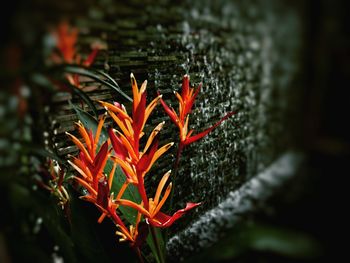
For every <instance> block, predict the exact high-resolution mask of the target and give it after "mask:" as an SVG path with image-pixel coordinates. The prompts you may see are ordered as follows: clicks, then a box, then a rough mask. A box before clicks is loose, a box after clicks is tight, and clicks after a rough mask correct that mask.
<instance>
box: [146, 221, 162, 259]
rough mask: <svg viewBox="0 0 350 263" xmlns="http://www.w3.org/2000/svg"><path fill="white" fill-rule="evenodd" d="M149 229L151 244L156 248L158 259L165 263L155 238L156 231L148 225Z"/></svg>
mask: <svg viewBox="0 0 350 263" xmlns="http://www.w3.org/2000/svg"><path fill="white" fill-rule="evenodd" d="M149 227H150V229H151V235H152V239H153V242H154V244H155V246H156V249H157V254H158V259H159V261H160V262H161V263H165V261H164V255H163V251H162V249H161V248H160V244H159V241H158V238H157V235H156V231H155V229H154V226H152V225H149Z"/></svg>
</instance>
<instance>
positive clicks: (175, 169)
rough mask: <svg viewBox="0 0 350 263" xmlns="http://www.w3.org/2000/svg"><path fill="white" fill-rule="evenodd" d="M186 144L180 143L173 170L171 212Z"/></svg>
mask: <svg viewBox="0 0 350 263" xmlns="http://www.w3.org/2000/svg"><path fill="white" fill-rule="evenodd" d="M184 146H185V145H184V144H183V143H182V142H181V141H180V143H179V147H178V148H177V153H176V160H175V164H174V169H173V175H172V183H173V187H172V190H171V193H170V198H169V199H170V203H169V211H170V210H171V209H172V208H173V199H174V191H175V179H176V176H177V173H178V171H179V164H180V159H181V154H182V151H183V149H184Z"/></svg>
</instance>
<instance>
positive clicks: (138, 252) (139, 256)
mask: <svg viewBox="0 0 350 263" xmlns="http://www.w3.org/2000/svg"><path fill="white" fill-rule="evenodd" d="M134 250H135V253H136V255H137V259H138V260H139V262H140V263H144V261H143V258H142V254H141V251H140V248H139V247H134Z"/></svg>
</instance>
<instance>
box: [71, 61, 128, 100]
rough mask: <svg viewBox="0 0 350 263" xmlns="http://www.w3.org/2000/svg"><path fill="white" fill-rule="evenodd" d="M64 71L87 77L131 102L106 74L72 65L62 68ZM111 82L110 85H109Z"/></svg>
mask: <svg viewBox="0 0 350 263" xmlns="http://www.w3.org/2000/svg"><path fill="white" fill-rule="evenodd" d="M64 70H65V71H66V72H69V73H73V74H79V75H82V76H86V77H89V78H91V79H93V80H95V81H97V82H99V83H101V84H103V85H105V86H107V87H109V88H111V89H113V90H115V91H117V92H118V93H119V94H120V95H122V96H123V97H124V98H126V99H127V100H128V101H132V99H131V98H130V97H129V96H128V95H126V94H125V93H124V92H123V91H122V90H121V89H120V87H119V85H118V84H117V82H116V81H115V80H114V79H113V78H112V77H110V76H109V75H108V74H107V73H104V72H102V71H97V70H93V69H88V68H84V67H81V66H73V65H68V66H65V67H64ZM100 75H102V76H103V77H105V78H107V79H108V80H109V81H110V82H108V81H106V80H104V79H103V78H101V76H100ZM111 82H112V83H111Z"/></svg>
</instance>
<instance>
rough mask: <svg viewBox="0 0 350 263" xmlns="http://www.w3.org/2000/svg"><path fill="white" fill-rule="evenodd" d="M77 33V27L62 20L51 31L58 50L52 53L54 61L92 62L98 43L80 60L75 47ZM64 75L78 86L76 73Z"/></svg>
mask: <svg viewBox="0 0 350 263" xmlns="http://www.w3.org/2000/svg"><path fill="white" fill-rule="evenodd" d="M78 34H79V32H78V29H77V28H75V27H71V26H70V25H69V24H68V22H67V21H62V22H61V23H60V24H59V25H58V26H57V28H56V29H55V30H54V31H53V32H52V35H53V37H54V38H55V39H56V48H57V51H58V54H57V53H53V54H52V57H51V58H52V60H53V61H54V62H55V63H58V64H61V63H67V64H77V65H83V66H85V67H89V66H90V65H91V64H92V63H93V62H94V60H95V57H96V55H97V53H98V51H99V45H95V46H94V47H93V49H92V51H91V53H90V54H89V55H88V57H87V58H86V59H85V60H84V61H81V56H80V54H79V53H78V52H77V49H76V45H77V42H78ZM66 76H67V79H68V81H69V82H70V84H72V85H74V86H76V87H79V86H80V82H79V75H78V74H67V75H66Z"/></svg>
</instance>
